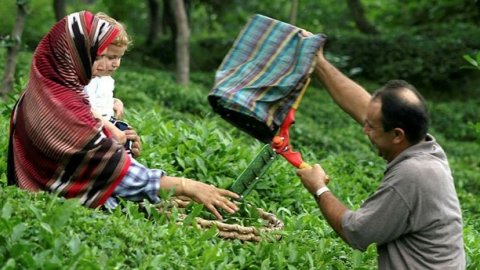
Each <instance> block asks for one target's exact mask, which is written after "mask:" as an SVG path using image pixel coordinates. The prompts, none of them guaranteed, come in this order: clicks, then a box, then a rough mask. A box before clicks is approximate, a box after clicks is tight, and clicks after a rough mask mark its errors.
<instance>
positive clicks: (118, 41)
mask: <svg viewBox="0 0 480 270" xmlns="http://www.w3.org/2000/svg"><path fill="white" fill-rule="evenodd" d="M95 16H97V17H98V18H100V19H102V20H105V21H107V22H108V23H110V24H112V25H114V26H115V27H117V28H118V30H119V32H118V35H117V36H116V37H115V39H114V40H113V41H112V43H111V44H112V45H115V46H120V47H124V46H125V47H127V48H128V47H129V46H130V45H131V44H132V41H131V39H130V37H129V36H128V33H127V28H126V26H125V25H124V24H123V23H121V22H119V21H117V20H115V19H114V18H112V17H110V16H108V15H107V14H105V13H103V12H98V13H96V14H95Z"/></svg>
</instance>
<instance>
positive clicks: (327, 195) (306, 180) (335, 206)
mask: <svg viewBox="0 0 480 270" xmlns="http://www.w3.org/2000/svg"><path fill="white" fill-rule="evenodd" d="M297 175H298V176H300V179H301V180H302V184H303V185H304V186H305V188H306V189H307V190H308V191H309V192H310V193H312V194H315V192H317V191H318V190H320V189H321V188H324V187H325V180H326V179H325V178H326V175H325V171H324V170H323V168H322V167H321V166H320V165H319V164H315V165H314V166H313V167H311V168H306V169H300V170H297ZM315 196H316V195H315ZM315 200H316V201H317V204H318V207H319V208H320V211H322V214H323V216H324V217H325V219H326V220H327V222H328V224H330V226H331V227H332V228H333V230H334V231H335V232H336V233H337V234H338V235H339V236H340V237H341V238H342V239H343V240H344V241H345V242H347V241H346V238H345V234H344V232H343V227H342V217H343V215H344V214H345V212H347V211H348V208H347V207H346V206H345V205H344V204H343V203H342V202H341V201H340V200H338V199H337V198H336V197H335V196H334V195H333V194H332V193H331V192H330V191H327V192H324V193H322V194H321V195H319V196H316V198H315ZM347 243H348V242H347Z"/></svg>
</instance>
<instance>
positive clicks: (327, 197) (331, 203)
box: [316, 192, 348, 241]
mask: <svg viewBox="0 0 480 270" xmlns="http://www.w3.org/2000/svg"><path fill="white" fill-rule="evenodd" d="M316 200H317V204H318V207H319V208H320V211H322V214H323V216H324V217H325V219H326V220H327V222H328V224H330V226H331V227H332V228H333V230H334V231H335V232H336V233H337V234H338V235H339V236H340V237H341V238H342V239H343V240H344V241H346V239H345V234H344V233H343V228H342V216H343V214H345V212H346V211H347V210H348V208H347V207H346V206H345V205H344V204H343V203H342V202H340V200H338V199H337V198H336V197H335V196H334V195H333V194H332V193H330V192H325V193H323V194H322V195H321V196H320V197H319V198H317V199H316Z"/></svg>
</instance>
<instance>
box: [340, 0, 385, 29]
mask: <svg viewBox="0 0 480 270" xmlns="http://www.w3.org/2000/svg"><path fill="white" fill-rule="evenodd" d="M347 3H348V8H349V9H350V12H351V14H352V17H353V20H354V21H355V25H356V26H357V28H358V30H360V32H362V33H364V34H367V35H376V34H378V33H379V32H378V30H377V29H376V28H375V26H374V25H372V24H371V23H370V22H369V21H368V20H367V18H366V17H365V11H364V9H363V6H362V3H361V2H360V0H347Z"/></svg>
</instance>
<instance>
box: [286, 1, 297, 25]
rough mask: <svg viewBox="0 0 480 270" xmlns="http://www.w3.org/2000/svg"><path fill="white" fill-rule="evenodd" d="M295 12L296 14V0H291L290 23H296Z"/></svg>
mask: <svg viewBox="0 0 480 270" xmlns="http://www.w3.org/2000/svg"><path fill="white" fill-rule="evenodd" d="M297 14H298V0H292V6H291V7H290V17H289V20H288V21H289V22H290V24H293V25H295V24H296V23H297Z"/></svg>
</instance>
